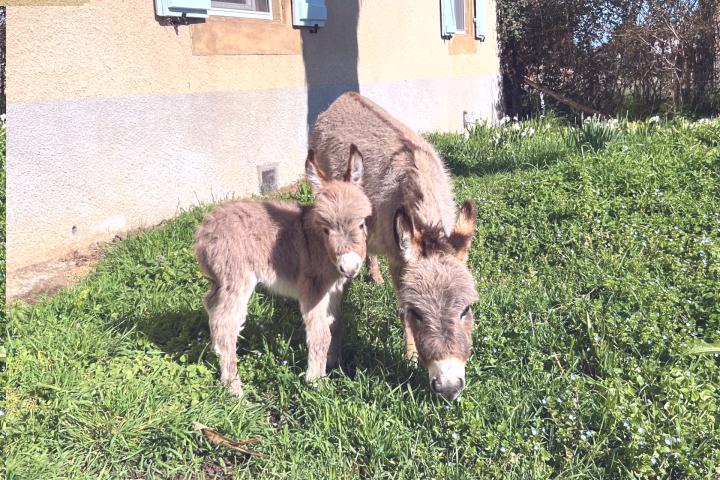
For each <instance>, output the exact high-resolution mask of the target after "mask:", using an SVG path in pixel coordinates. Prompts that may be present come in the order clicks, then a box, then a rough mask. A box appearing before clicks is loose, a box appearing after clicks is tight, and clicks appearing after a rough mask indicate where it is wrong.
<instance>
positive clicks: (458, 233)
mask: <svg viewBox="0 0 720 480" xmlns="http://www.w3.org/2000/svg"><path fill="white" fill-rule="evenodd" d="M476 217H477V211H476V210H475V205H473V203H472V202H471V201H470V200H465V202H464V203H463V204H462V207H460V212H459V213H458V217H457V220H456V221H455V228H453V231H452V233H451V234H450V244H452V246H453V247H454V248H455V256H456V257H457V258H459V259H460V260H462V261H463V262H464V261H466V260H467V257H468V252H469V251H470V243H471V242H472V239H473V236H474V235H475V223H476Z"/></svg>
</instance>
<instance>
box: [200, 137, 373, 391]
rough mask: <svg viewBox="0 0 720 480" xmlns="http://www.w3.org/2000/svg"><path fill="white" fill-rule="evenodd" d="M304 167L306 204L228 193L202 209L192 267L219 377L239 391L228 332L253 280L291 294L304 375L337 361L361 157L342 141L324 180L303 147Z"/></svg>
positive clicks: (233, 335) (359, 224)
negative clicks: (301, 328) (337, 161)
mask: <svg viewBox="0 0 720 480" xmlns="http://www.w3.org/2000/svg"><path fill="white" fill-rule="evenodd" d="M305 172H306V174H307V178H308V180H309V181H310V184H311V185H312V187H313V190H314V192H315V199H316V200H315V205H314V206H300V205H297V204H295V203H289V202H277V201H264V202H253V201H233V202H227V203H224V204H222V205H220V206H218V207H217V208H216V209H215V210H214V211H213V212H212V213H210V214H209V215H208V216H207V217H205V219H204V221H203V223H202V225H201V226H200V227H199V229H198V232H197V236H196V240H195V254H196V256H197V259H198V262H199V264H200V268H201V269H202V270H203V272H204V273H205V275H206V276H207V277H208V279H209V280H210V282H211V287H210V290H209V291H208V293H207V294H206V295H205V299H204V304H205V308H206V309H207V311H208V315H209V323H210V336H211V339H212V346H213V349H214V350H215V353H216V354H217V355H218V359H219V362H220V379H221V381H222V382H223V383H225V384H226V385H227V386H228V388H229V390H230V392H231V393H232V394H234V395H238V396H239V395H241V394H242V385H241V383H240V379H239V378H238V375H237V352H236V340H237V336H238V334H239V333H240V330H241V329H242V327H243V324H244V323H245V317H246V315H247V304H248V301H249V300H250V295H251V294H252V292H253V290H255V286H256V285H257V284H258V283H261V284H263V285H264V286H265V287H266V288H268V289H269V290H271V291H273V292H275V293H278V294H280V295H283V296H286V297H291V298H295V299H297V300H299V302H300V311H301V313H302V316H303V320H304V323H305V335H306V341H307V346H308V369H307V371H306V373H305V379H306V380H307V381H311V380H314V379H316V378H318V377H322V376H324V375H325V371H326V368H332V367H334V366H337V364H338V363H339V361H340V347H341V341H342V336H343V333H344V325H343V320H342V318H341V312H340V304H341V300H342V293H343V286H344V285H345V283H346V282H347V281H348V280H349V279H352V278H353V277H355V275H357V273H358V271H359V270H360V266H361V265H362V262H363V260H364V259H365V242H366V236H367V233H366V228H365V219H366V218H367V217H369V216H370V214H371V213H372V210H371V206H370V201H369V200H368V198H367V197H366V196H365V194H364V193H363V191H362V188H361V183H362V175H363V161H362V157H361V155H360V153H359V152H358V151H357V148H355V146H354V145H352V146H351V147H350V157H349V160H348V162H347V170H346V172H345V176H344V179H343V180H342V181H338V180H329V179H327V178H326V176H325V174H324V173H323V171H322V170H321V169H320V167H319V166H318V165H317V163H315V160H314V155H313V152H312V150H311V151H310V152H309V153H308V158H307V161H306V163H305Z"/></svg>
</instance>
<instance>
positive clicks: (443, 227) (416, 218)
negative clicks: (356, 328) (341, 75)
mask: <svg viewBox="0 0 720 480" xmlns="http://www.w3.org/2000/svg"><path fill="white" fill-rule="evenodd" d="M351 144H355V145H357V147H358V149H359V150H360V152H361V153H362V155H363V159H364V162H363V165H364V174H363V188H364V190H365V193H366V195H367V196H368V198H370V201H371V203H372V209H373V214H372V217H370V219H369V220H368V222H367V226H368V245H367V247H368V252H369V253H371V254H379V255H385V256H387V258H388V260H389V263H390V272H391V275H392V280H393V285H394V287H395V291H396V292H397V295H398V300H399V305H400V317H401V320H402V322H403V325H404V328H405V340H406V347H407V350H406V355H407V357H408V358H411V359H412V358H417V360H418V361H419V362H420V363H421V364H423V365H425V366H426V367H427V369H428V377H429V382H430V387H431V388H432V390H433V391H435V392H436V393H438V394H440V395H442V396H444V397H445V398H448V399H451V400H454V399H456V398H457V397H458V396H459V395H460V393H462V390H463V388H465V364H466V363H467V360H468V357H469V356H470V350H471V347H472V335H471V332H472V325H473V315H472V312H471V310H470V306H471V304H473V303H474V302H475V301H477V299H478V295H477V292H476V290H475V281H474V279H473V276H472V275H471V273H470V271H469V270H468V268H467V266H466V260H467V255H468V250H469V248H470V242H471V241H472V238H473V234H474V231H475V215H476V212H475V208H474V206H473V204H472V203H471V202H470V201H469V200H466V201H465V203H464V204H463V205H462V207H461V208H460V212H459V214H458V215H457V218H456V213H455V212H456V210H455V205H454V203H453V197H452V188H451V183H450V177H449V175H448V172H447V171H446V169H445V166H444V165H443V162H442V160H440V157H439V155H438V154H437V152H436V151H435V149H434V148H433V147H432V146H431V145H430V144H429V143H428V142H427V141H425V140H424V139H423V138H422V137H421V136H420V135H418V134H417V133H415V132H414V131H412V130H411V129H410V128H409V127H407V126H406V125H404V124H402V123H401V122H400V121H398V120H396V119H395V118H393V117H392V116H391V115H390V114H389V113H387V112H386V111H385V110H383V109H382V108H380V107H379V106H378V105H376V104H375V103H373V102H372V101H370V100H368V99H367V98H365V97H363V96H361V95H359V94H357V93H354V92H351V93H345V94H343V95H342V96H340V97H339V98H338V99H337V100H336V101H335V102H333V104H332V105H330V107H329V108H328V109H327V110H326V111H325V112H323V113H322V114H320V116H319V117H318V119H317V122H316V123H315V128H314V131H313V134H312V137H311V140H310V147H311V148H312V149H313V150H314V151H315V154H316V159H317V161H318V163H319V164H320V166H321V167H322V168H323V169H324V170H325V171H326V172H328V174H329V175H330V176H331V177H333V178H342V177H343V175H344V173H345V169H346V166H347V151H348V149H349V148H350V145H351ZM377 273H379V272H377Z"/></svg>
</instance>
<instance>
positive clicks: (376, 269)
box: [365, 255, 385, 285]
mask: <svg viewBox="0 0 720 480" xmlns="http://www.w3.org/2000/svg"><path fill="white" fill-rule="evenodd" d="M365 268H367V274H368V276H369V277H370V280H372V281H373V282H375V283H377V284H378V285H380V284H382V283H384V282H385V280H384V279H383V276H382V272H381V271H380V262H378V257H377V256H376V255H368V257H367V259H365Z"/></svg>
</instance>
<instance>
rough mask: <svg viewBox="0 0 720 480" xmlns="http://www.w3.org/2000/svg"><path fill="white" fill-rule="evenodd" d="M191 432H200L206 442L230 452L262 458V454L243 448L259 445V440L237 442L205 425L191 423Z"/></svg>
mask: <svg viewBox="0 0 720 480" xmlns="http://www.w3.org/2000/svg"><path fill="white" fill-rule="evenodd" d="M193 430H195V431H201V432H202V433H203V435H205V436H206V437H207V438H208V440H210V441H211V442H212V443H214V444H215V445H222V446H224V447H227V448H230V449H232V450H236V451H238V452H242V453H247V454H248V455H255V456H257V457H263V456H264V455H263V454H262V453H259V452H256V451H254V450H248V449H247V448H244V445H249V444H252V443H259V442H260V439H259V438H251V439H249V440H245V441H242V442H238V441H237V440H233V439H231V438H228V437H226V436H225V435H222V434H221V433H218V432H217V431H215V430H213V429H212V428H210V427H208V426H207V425H203V424H202V423H200V422H195V423H193Z"/></svg>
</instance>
